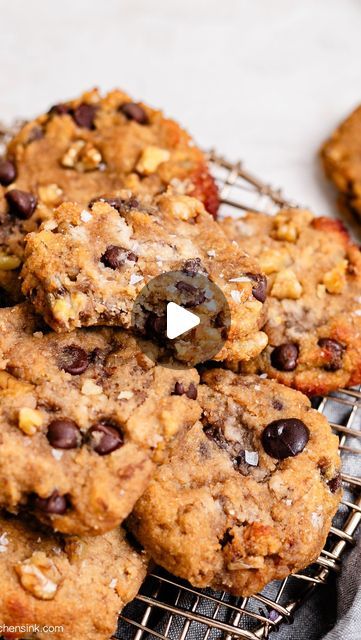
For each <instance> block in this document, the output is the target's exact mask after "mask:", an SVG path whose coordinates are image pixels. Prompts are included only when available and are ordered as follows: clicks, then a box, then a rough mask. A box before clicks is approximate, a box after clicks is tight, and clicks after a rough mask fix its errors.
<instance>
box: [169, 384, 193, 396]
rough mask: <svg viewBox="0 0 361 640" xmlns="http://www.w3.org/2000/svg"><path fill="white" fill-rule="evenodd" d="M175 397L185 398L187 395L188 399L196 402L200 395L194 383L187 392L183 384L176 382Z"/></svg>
mask: <svg viewBox="0 0 361 640" xmlns="http://www.w3.org/2000/svg"><path fill="white" fill-rule="evenodd" d="M172 395H173V396H183V395H186V396H187V398H189V399H190V400H196V399H197V395H198V391H197V387H196V386H195V384H193V382H191V383H190V385H189V387H188V389H187V391H186V389H185V386H184V384H183V382H176V383H175V385H174V391H173V393H172Z"/></svg>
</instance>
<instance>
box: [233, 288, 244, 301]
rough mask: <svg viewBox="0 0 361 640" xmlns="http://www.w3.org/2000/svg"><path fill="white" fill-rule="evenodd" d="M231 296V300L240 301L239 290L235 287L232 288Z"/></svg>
mask: <svg viewBox="0 0 361 640" xmlns="http://www.w3.org/2000/svg"><path fill="white" fill-rule="evenodd" d="M231 298H232V300H234V301H235V302H241V300H242V294H241V292H240V291H237V290H236V289H232V291H231Z"/></svg>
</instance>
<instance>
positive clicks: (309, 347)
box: [222, 209, 361, 395]
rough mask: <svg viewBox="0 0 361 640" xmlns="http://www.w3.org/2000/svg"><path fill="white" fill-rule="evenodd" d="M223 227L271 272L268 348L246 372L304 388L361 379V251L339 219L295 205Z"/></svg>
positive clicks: (315, 390) (321, 389) (323, 390)
mask: <svg viewBox="0 0 361 640" xmlns="http://www.w3.org/2000/svg"><path fill="white" fill-rule="evenodd" d="M222 229H223V231H225V232H226V234H227V235H228V237H229V238H230V239H232V240H236V241H237V243H239V245H240V247H241V248H242V249H244V250H245V251H247V252H249V253H250V254H251V255H257V257H258V259H259V261H260V265H261V268H262V270H263V271H264V272H265V273H266V274H267V278H268V298H267V309H266V315H267V321H266V325H265V327H264V331H266V333H267V335H268V339H269V343H268V346H267V348H266V349H265V350H264V351H263V353H261V354H260V356H259V357H257V358H256V359H255V360H253V361H251V362H250V363H247V364H246V366H245V367H243V369H242V371H244V372H246V373H261V372H263V373H267V374H268V375H269V376H270V377H272V378H277V380H278V381H279V382H283V383H284V384H287V385H290V386H294V387H296V388H297V389H299V390H300V391H303V392H304V393H307V394H311V395H312V394H327V393H328V392H329V391H332V390H335V389H339V388H341V387H348V386H352V385H355V384H358V383H360V382H361V254H360V251H359V248H358V247H357V246H356V245H355V244H354V243H353V242H352V240H351V238H350V237H349V235H348V233H347V231H346V229H345V228H344V227H343V225H342V223H341V222H340V221H339V220H332V219H330V218H315V217H314V216H313V215H312V214H311V213H310V212H309V211H303V210H300V209H290V210H283V211H280V212H279V213H278V214H277V215H276V216H275V217H270V216H267V215H262V214H254V213H248V214H247V215H246V216H245V217H243V218H241V219H239V220H234V219H231V218H227V219H225V220H224V221H223V222H222Z"/></svg>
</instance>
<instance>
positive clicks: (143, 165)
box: [136, 145, 170, 176]
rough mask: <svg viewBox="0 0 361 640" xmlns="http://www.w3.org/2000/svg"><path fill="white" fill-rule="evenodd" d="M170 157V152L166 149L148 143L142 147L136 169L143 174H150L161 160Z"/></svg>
mask: <svg viewBox="0 0 361 640" xmlns="http://www.w3.org/2000/svg"><path fill="white" fill-rule="evenodd" d="M169 158H170V153H169V151H167V149H161V148H160V147H155V146H154V145H150V146H149V147H145V149H143V151H142V154H141V156H140V158H139V160H138V163H137V166H136V170H137V171H139V173H142V174H143V175H146V176H148V175H150V174H151V173H154V172H155V171H156V170H157V169H158V167H159V165H160V164H162V162H167V160H169Z"/></svg>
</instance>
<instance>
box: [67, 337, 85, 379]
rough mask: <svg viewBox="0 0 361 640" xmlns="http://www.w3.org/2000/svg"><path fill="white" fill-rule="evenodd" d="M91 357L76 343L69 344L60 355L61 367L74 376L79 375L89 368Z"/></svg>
mask: <svg viewBox="0 0 361 640" xmlns="http://www.w3.org/2000/svg"><path fill="white" fill-rule="evenodd" d="M88 365H89V358H88V355H87V353H86V352H85V351H84V349H82V348H81V347H78V345H76V344H69V345H67V346H66V347H64V349H63V350H62V353H61V356H60V368H61V369H63V371H66V372H67V373H71V375H72V376H78V375H79V374H80V373H84V371H85V370H86V369H87V368H88Z"/></svg>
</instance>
